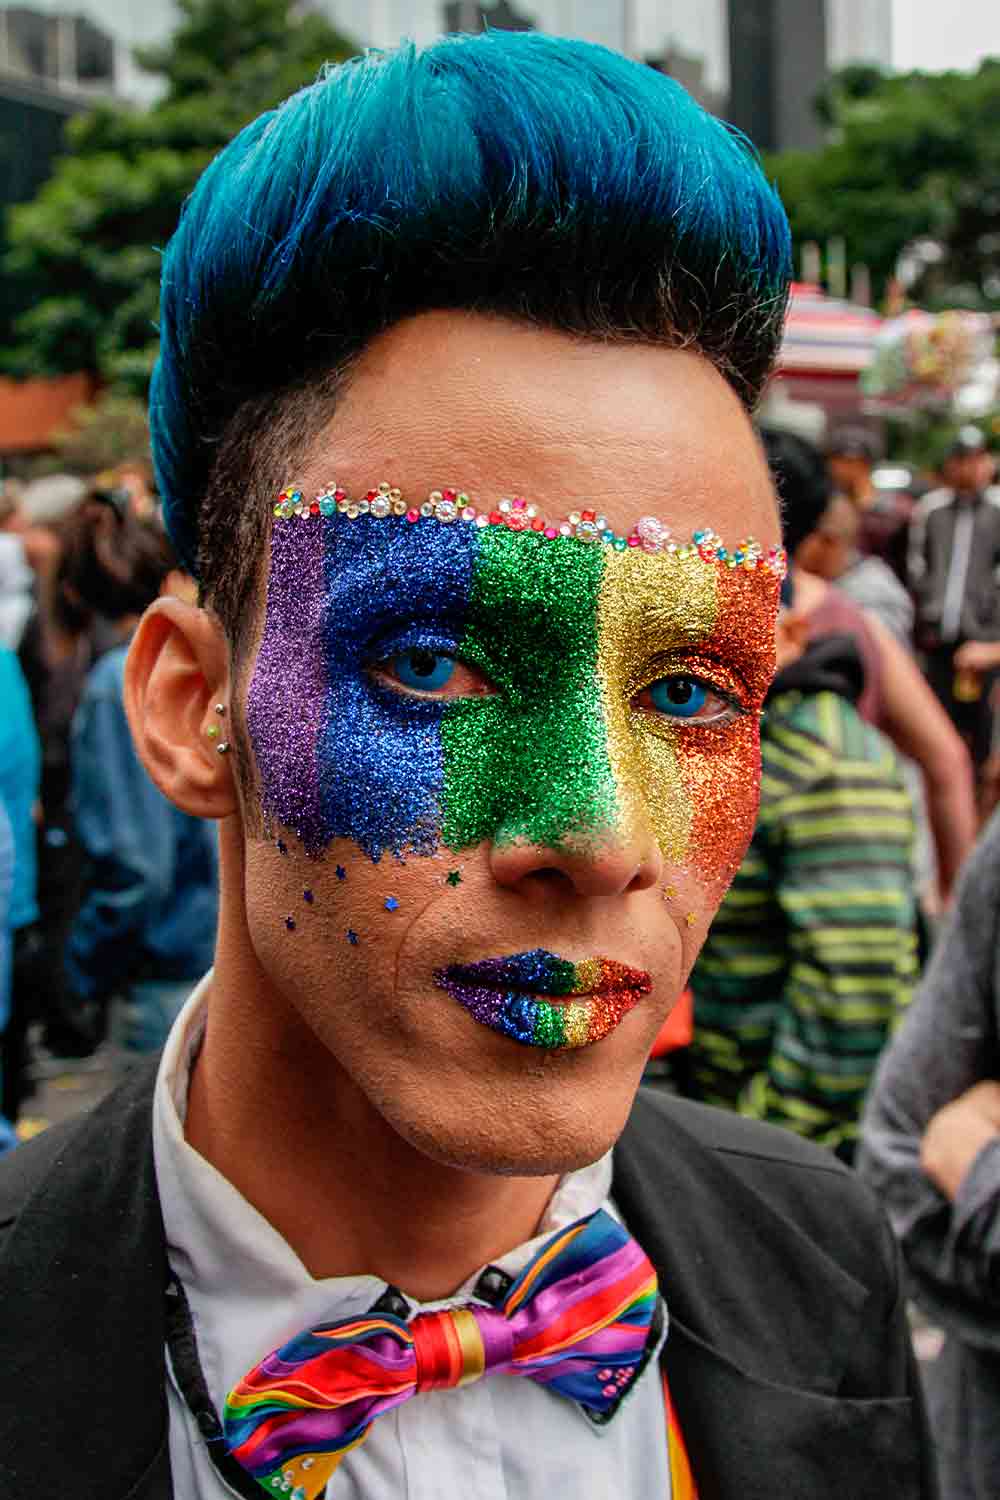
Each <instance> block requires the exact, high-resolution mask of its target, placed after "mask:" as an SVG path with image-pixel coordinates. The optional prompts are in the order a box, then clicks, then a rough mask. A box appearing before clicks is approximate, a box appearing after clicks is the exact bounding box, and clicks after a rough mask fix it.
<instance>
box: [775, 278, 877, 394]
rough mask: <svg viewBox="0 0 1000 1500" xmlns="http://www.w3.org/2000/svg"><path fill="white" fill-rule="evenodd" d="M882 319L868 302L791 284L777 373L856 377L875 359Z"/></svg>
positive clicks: (805, 284)
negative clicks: (848, 300)
mask: <svg viewBox="0 0 1000 1500" xmlns="http://www.w3.org/2000/svg"><path fill="white" fill-rule="evenodd" d="M881 327H882V319H881V318H880V317H879V315H878V313H877V312H875V311H873V309H872V308H870V307H861V306H859V305H858V304H857V303H854V302H844V301H842V300H841V299H840V298H839V297H828V296H827V295H826V293H825V292H823V291H822V290H821V289H820V288H819V287H818V286H812V285H809V284H808V283H805V282H795V283H793V285H792V295H791V300H790V301H789V305H788V321H787V323H786V324H785V337H784V340H783V342H782V345H781V353H780V354H779V355H778V373H779V374H788V375H800V374H801V375H840V376H843V375H847V376H853V377H855V378H856V377H857V376H858V375H860V374H861V372H862V370H866V369H867V368H868V366H869V364H870V363H871V360H872V357H873V355H874V351H875V340H876V339H877V337H878V334H879V329H880V328H881Z"/></svg>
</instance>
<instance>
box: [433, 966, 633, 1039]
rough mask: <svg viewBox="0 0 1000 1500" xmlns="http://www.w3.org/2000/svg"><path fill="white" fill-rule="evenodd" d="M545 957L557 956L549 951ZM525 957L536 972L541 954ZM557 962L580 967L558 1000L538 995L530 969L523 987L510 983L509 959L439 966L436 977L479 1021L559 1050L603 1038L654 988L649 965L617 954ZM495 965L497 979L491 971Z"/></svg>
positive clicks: (574, 968) (513, 1035) (482, 1024)
mask: <svg viewBox="0 0 1000 1500" xmlns="http://www.w3.org/2000/svg"><path fill="white" fill-rule="evenodd" d="M544 958H554V956H552V955H544ZM523 959H524V960H525V963H524V968H525V969H526V970H527V971H529V972H530V970H532V969H534V970H535V971H536V972H537V969H538V965H539V955H538V954H537V953H535V954H524V955H523ZM554 962H557V963H558V964H559V965H560V967H561V969H562V970H567V969H572V970H575V976H576V978H575V982H574V983H572V985H571V986H568V987H567V988H566V989H565V990H563V989H561V993H560V998H558V999H551V1000H550V999H547V998H546V997H545V996H543V995H539V994H538V992H537V990H536V989H534V988H533V986H532V985H531V982H530V980H529V979H528V974H527V973H526V974H525V980H526V982H525V983H524V984H523V986H516V985H513V984H511V982H510V969H511V963H512V961H511V960H510V959H492V960H491V959H487V960H485V961H484V962H481V963H477V964H473V965H469V966H463V965H454V966H453V967H451V968H448V969H439V970H438V971H437V973H436V974H435V976H434V982H435V983H436V984H437V985H438V986H439V988H440V989H443V990H445V991H446V992H447V994H449V995H451V997H452V999H453V1000H457V1001H458V1003H459V1005H461V1006H464V1008H465V1009H466V1010H467V1011H468V1012H469V1014H470V1016H472V1018H473V1020H474V1021H478V1022H479V1024H480V1025H481V1026H485V1027H487V1028H488V1029H489V1030H490V1031H496V1032H498V1033H499V1034H500V1035H501V1036H507V1037H510V1038H511V1040H512V1041H515V1042H520V1043H522V1045H524V1046H526V1047H545V1048H547V1049H549V1050H559V1051H566V1050H569V1049H571V1048H576V1047H590V1046H592V1045H593V1044H594V1042H600V1041H602V1040H603V1039H604V1037H606V1036H608V1035H609V1034H610V1033H611V1032H612V1031H614V1030H615V1028H616V1027H617V1026H618V1025H619V1023H620V1022H621V1021H622V1020H624V1018H625V1016H627V1015H628V1013H629V1011H630V1010H634V1008H635V1007H636V1006H637V1005H638V1003H639V1001H640V1000H641V999H642V998H643V996H644V995H648V994H649V992H650V990H651V989H652V987H653V981H652V979H651V977H650V975H649V974H647V973H646V972H645V970H643V969H633V968H630V967H629V966H628V965H626V964H620V963H616V962H615V961H614V960H612V959H608V958H595V959H587V960H586V961H585V962H583V963H580V964H575V965H569V964H567V963H566V962H565V960H554ZM494 967H495V968H496V970H497V977H496V979H495V980H493V979H492V976H491V975H490V973H489V971H490V969H491V968H494ZM484 981H485V982H484ZM491 981H492V982H491ZM562 995H565V999H563V998H562Z"/></svg>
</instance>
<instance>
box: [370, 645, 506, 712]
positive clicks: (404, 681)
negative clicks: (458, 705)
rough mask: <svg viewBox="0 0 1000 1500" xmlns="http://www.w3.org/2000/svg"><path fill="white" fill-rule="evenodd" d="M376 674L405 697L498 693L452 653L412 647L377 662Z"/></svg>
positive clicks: (425, 647) (380, 679)
mask: <svg viewBox="0 0 1000 1500" xmlns="http://www.w3.org/2000/svg"><path fill="white" fill-rule="evenodd" d="M371 670H372V673H373V675H374V676H375V677H376V678H377V679H378V681H379V682H381V683H383V684H384V685H385V686H386V687H389V688H392V689H393V690H394V691H396V692H398V693H400V694H401V696H402V695H406V694H411V695H413V696H414V697H421V698H437V699H441V700H450V699H453V698H488V697H490V696H492V694H493V693H494V692H495V691H496V689H495V688H494V686H493V684H492V683H491V682H490V681H489V680H488V679H487V678H486V677H484V676H483V674H482V672H480V671H479V669H478V668H477V667H470V666H469V665H468V663H467V662H464V661H462V660H460V658H459V657H457V656H455V655H454V654H453V653H452V652H449V651H435V650H434V649H433V648H431V647H429V646H411V647H410V648H409V649H408V650H406V651H397V652H395V653H394V654H393V655H392V656H387V657H385V658H384V660H382V661H380V662H377V663H376V665H375V666H374V667H373V668H372V669H371Z"/></svg>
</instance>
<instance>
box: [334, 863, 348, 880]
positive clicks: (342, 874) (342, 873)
mask: <svg viewBox="0 0 1000 1500" xmlns="http://www.w3.org/2000/svg"><path fill="white" fill-rule="evenodd" d="M336 873H337V879H338V880H346V879H347V871H346V870H345V869H344V867H343V865H338V866H337V872H336Z"/></svg>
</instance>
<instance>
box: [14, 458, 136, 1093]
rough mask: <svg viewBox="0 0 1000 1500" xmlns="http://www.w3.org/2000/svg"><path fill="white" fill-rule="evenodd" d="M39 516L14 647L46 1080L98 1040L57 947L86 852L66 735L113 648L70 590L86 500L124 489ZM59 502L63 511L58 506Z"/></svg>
mask: <svg viewBox="0 0 1000 1500" xmlns="http://www.w3.org/2000/svg"><path fill="white" fill-rule="evenodd" d="M43 499H45V500H46V506H45V507H44V508H43V512H42V513H43V515H44V516H45V517H46V518H47V519H45V520H44V521H43V522H40V523H39V524H37V525H35V526H34V527H33V530H34V532H36V533H39V534H42V533H44V535H45V536H46V537H47V538H48V543H47V547H46V548H45V549H41V551H42V555H43V556H44V558H45V566H44V567H43V569H42V571H41V572H40V573H39V575H38V598H39V608H38V610H37V612H36V614H35V615H34V616H33V617H32V619H31V620H30V621H29V624H28V628H27V630H26V632H25V638H24V641H23V642H22V646H21V650H20V653H19V654H20V660H21V665H22V667H23V669H24V673H25V677H26V678H27V682H28V687H29V689H30V692H31V702H32V708H33V710H34V714H35V722H36V724H37V726H38V733H39V737H40V739H41V744H42V782H41V821H40V825H39V830H38V833H39V838H38V903H39V908H40V919H39V934H40V944H39V949H38V954H37V962H36V964H35V966H34V969H33V972H32V974H31V989H32V993H33V1002H32V1004H33V1009H34V1014H35V1017H36V1018H37V1019H38V1020H39V1021H41V1022H42V1023H43V1030H42V1047H41V1049H40V1050H38V1051H36V1056H35V1059H34V1063H33V1067H32V1073H33V1076H35V1077H38V1076H44V1075H46V1074H49V1073H55V1072H59V1071H61V1070H62V1068H63V1066H64V1064H65V1063H66V1062H75V1063H77V1064H80V1063H81V1061H82V1059H83V1058H85V1057H87V1056H89V1055H90V1054H91V1053H92V1052H93V1051H94V1048H95V1045H96V1040H97V1039H96V1037H95V1035H94V1034H93V1030H92V1028H91V1027H90V1026H89V1025H88V1019H92V1016H90V1013H89V1012H85V1011H82V1010H81V1009H80V1007H79V1005H78V1004H77V1003H76V999H75V997H73V996H70V995H68V994H67V990H66V969H65V964H64V962H63V953H64V949H65V945H66V939H67V936H68V933H69V929H70V926H71V924H72V922H73V920H74V918H75V916H76V914H77V912H78V910H79V908H80V904H81V902H82V901H83V898H84V855H83V850H82V849H81V847H80V843H79V840H78V838H77V836H76V830H75V825H74V817H73V810H72V806H71V791H72V785H71V783H72V775H71V769H70V731H71V726H72V722H73V715H74V714H75V713H76V710H77V707H78V706H79V703H80V698H81V696H82V693H83V688H84V684H85V682H86V680H87V674H88V672H89V671H90V670H91V668H92V667H93V666H94V664H95V662H97V661H98V660H99V658H100V657H101V656H102V655H103V654H104V652H105V651H108V650H110V649H111V648H112V647H114V646H116V645H118V644H119V640H120V637H119V634H118V630H117V627H116V626H115V625H114V624H112V623H111V622H110V621H108V620H107V619H106V618H105V617H104V615H103V614H102V613H101V610H102V609H103V597H101V596H100V590H95V594H96V595H97V604H96V606H95V605H91V604H89V603H86V602H85V601H84V599H83V598H82V597H81V595H80V593H79V591H78V589H77V588H76V586H75V581H74V574H75V571H76V569H77V565H78V558H79V556H80V554H81V551H83V552H85V551H86V550H87V547H88V545H89V542H88V538H89V533H90V520H89V519H88V516H89V512H88V511H87V509H86V507H87V506H88V504H91V503H93V502H95V501H96V502H98V503H103V504H105V505H112V506H121V505H124V504H126V503H127V496H126V495H125V493H124V492H121V493H119V494H116V493H115V492H114V491H109V490H105V489H102V488H101V487H99V486H92V487H91V489H90V491H89V492H85V493H84V496H83V500H82V501H81V499H80V497H79V495H78V493H77V492H76V491H75V490H74V489H72V488H71V487H70V486H68V485H64V486H62V487H60V488H58V489H56V490H55V493H54V494H50V495H48V496H44V495H43ZM63 499H65V500H66V501H67V503H69V509H68V510H67V511H65V512H60V511H59V509H58V506H59V504H60V503H61V502H62V500H63Z"/></svg>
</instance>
